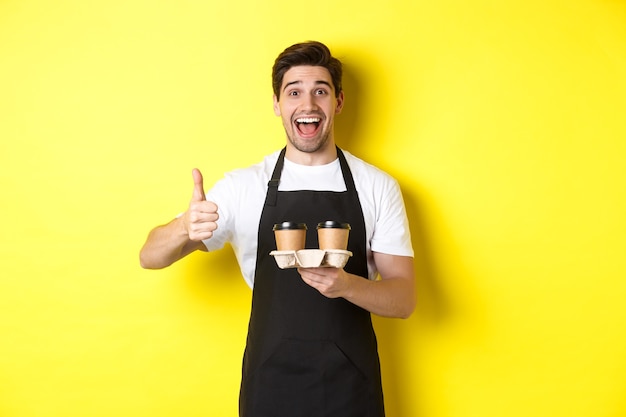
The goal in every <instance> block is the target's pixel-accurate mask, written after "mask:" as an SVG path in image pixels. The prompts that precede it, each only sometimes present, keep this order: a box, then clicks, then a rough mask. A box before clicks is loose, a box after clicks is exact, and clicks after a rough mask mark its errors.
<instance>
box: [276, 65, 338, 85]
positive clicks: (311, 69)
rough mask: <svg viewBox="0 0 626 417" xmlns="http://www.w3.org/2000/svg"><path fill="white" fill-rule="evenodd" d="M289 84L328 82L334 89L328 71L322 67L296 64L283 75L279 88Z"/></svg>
mask: <svg viewBox="0 0 626 417" xmlns="http://www.w3.org/2000/svg"><path fill="white" fill-rule="evenodd" d="M289 84H313V85H315V84H328V85H329V86H330V87H331V88H333V89H334V86H333V81H332V77H331V76H330V72H328V70H327V69H326V68H324V67H317V66H310V65H298V66H295V67H291V68H289V69H288V70H287V72H285V75H284V76H283V83H282V86H281V90H284V89H285V87H286V86H287V85H289Z"/></svg>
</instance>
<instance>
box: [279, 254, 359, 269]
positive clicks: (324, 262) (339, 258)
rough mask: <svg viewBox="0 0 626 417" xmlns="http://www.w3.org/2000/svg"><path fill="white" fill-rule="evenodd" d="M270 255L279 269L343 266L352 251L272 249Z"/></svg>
mask: <svg viewBox="0 0 626 417" xmlns="http://www.w3.org/2000/svg"><path fill="white" fill-rule="evenodd" d="M270 255H271V256H273V257H274V260H276V264H277V265H278V267H279V268H280V269H287V268H300V267H302V268H318V267H322V268H343V267H344V266H345V265H346V263H347V262H348V259H349V258H350V257H351V256H352V252H350V251H347V250H340V249H326V250H322V249H301V250H297V251H295V250H285V251H278V250H275V251H272V252H270Z"/></svg>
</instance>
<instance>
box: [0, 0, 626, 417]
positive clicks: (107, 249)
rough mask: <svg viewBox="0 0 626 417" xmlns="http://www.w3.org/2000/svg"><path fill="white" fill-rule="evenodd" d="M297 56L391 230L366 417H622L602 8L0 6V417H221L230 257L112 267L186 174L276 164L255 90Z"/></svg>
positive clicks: (610, 1) (574, 2)
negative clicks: (391, 286) (376, 369)
mask: <svg viewBox="0 0 626 417" xmlns="http://www.w3.org/2000/svg"><path fill="white" fill-rule="evenodd" d="M308 39H317V40H321V41H323V42H325V43H327V44H328V45H329V46H330V47H331V48H332V49H333V51H334V52H335V53H336V55H338V56H339V57H340V58H342V59H343V61H344V63H345V71H346V76H345V90H346V108H345V112H344V114H342V115H341V116H340V118H339V121H338V124H339V125H338V127H337V134H338V142H339V144H340V145H341V146H344V147H346V148H347V149H349V150H351V151H352V152H353V153H355V154H356V155H357V156H360V157H362V158H364V159H366V160H368V161H370V162H372V163H374V164H376V165H378V166H380V167H382V168H383V169H385V170H387V171H388V172H390V173H391V174H393V175H394V176H395V177H396V178H398V180H399V182H400V184H401V186H402V188H403V191H404V193H405V198H406V204H407V208H408V211H409V215H410V220H411V223H412V230H413V242H414V245H415V249H416V257H417V258H416V259H417V264H418V277H417V279H418V289H419V306H418V308H417V310H416V312H415V314H414V315H413V316H412V317H411V318H410V319H409V320H404V321H402V320H388V319H380V318H376V319H375V325H376V328H377V331H378V334H379V342H380V352H381V357H382V361H383V378H384V388H385V394H386V406H387V409H388V417H518V416H519V417H531V416H532V417H537V416H540V417H560V416H562V417H579V416H580V417H582V416H584V417H617V416H624V415H626V400H625V399H624V398H626V334H625V330H624V324H625V323H626V308H624V307H623V306H624V298H625V296H626V282H625V278H626V256H624V255H625V253H624V252H626V251H625V249H626V239H625V237H624V236H625V234H626V215H625V213H626V184H625V182H626V168H625V166H626V122H625V119H626V117H625V111H626V3H625V2H624V1H623V0H570V1H556V0H525V1H522V0H514V1H502V2H498V1H488V0H476V1H452V0H443V1H425V0H419V1H399V0H391V1H384V2H369V3H368V2H365V3H363V2H357V1H344V2H341V1H335V0H332V1H331V0H320V1H316V2H313V3H306V2H305V3H294V2H283V1H278V0H268V1H256V0H255V1H252V0H248V1H243V2H237V1H231V2H217V1H200V0H196V1H194V0H187V1H182V0H181V1H147V0H146V1H135V0H132V1H123V0H111V1H101V2H97V1H79V0H75V1H53V2H46V1H34V0H19V1H18V0H3V1H0V138H1V142H0V143H1V145H0V190H1V195H2V204H1V207H0V214H1V215H0V233H1V242H0V266H1V269H0V280H1V281H0V415H1V416H3V417H40V416H64V417H74V416H76V417H84V416H90V417H97V416H102V417H105V416H106V417H110V416H129V417H130V416H133V417H136V416H151V417H159V416H219V417H221V416H224V417H228V416H231V417H234V416H236V415H237V396H238V388H239V378H240V364H241V356H242V352H243V347H244V342H245V335H246V328H247V320H248V314H249V303H250V291H249V290H248V288H247V287H246V286H245V284H244V283H243V280H242V279H241V277H240V275H239V272H238V269H237V266H236V264H235V261H234V257H233V255H232V253H231V250H230V249H227V250H224V251H221V252H219V253H213V254H209V255H204V254H197V255H194V256H191V257H190V258H188V259H185V260H183V261H181V262H180V263H178V264H176V265H174V266H172V267H171V268H169V269H165V270H162V271H144V270H142V269H140V267H139V263H138V251H139V248H140V246H141V245H142V243H143V241H144V239H145V236H146V235H147V233H148V231H149V229H151V228H152V227H153V226H155V225H157V224H159V223H164V222H166V221H168V220H169V219H171V217H173V216H174V215H176V214H177V213H178V212H180V211H182V210H184V209H185V208H186V204H187V202H188V199H189V197H190V196H191V192H192V180H191V169H192V168H193V167H199V168H201V169H202V170H203V172H204V175H205V180H206V183H207V185H210V184H211V183H212V182H214V181H216V180H217V179H219V178H220V177H221V176H222V174H223V172H225V171H228V170H230V169H233V168H236V167H242V166H247V165H249V164H251V163H254V162H257V161H258V160H260V159H261V157H262V156H264V155H265V154H267V153H269V152H271V151H273V150H275V149H278V148H279V147H280V146H282V144H283V143H284V134H283V131H282V127H281V124H280V121H279V120H278V119H277V118H276V117H275V116H274V114H273V111H272V101H271V94H272V91H271V87H270V85H271V84H270V69H271V65H272V63H273V60H274V58H275V57H276V55H277V54H278V53H279V52H280V51H282V49H283V48H285V47H286V46H288V45H290V44H292V43H295V42H299V41H303V40H308Z"/></svg>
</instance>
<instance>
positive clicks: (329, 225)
mask: <svg viewBox="0 0 626 417" xmlns="http://www.w3.org/2000/svg"><path fill="white" fill-rule="evenodd" d="M317 228H318V229H348V230H350V223H341V222H337V221H335V220H326V221H325V222H321V223H318V224H317Z"/></svg>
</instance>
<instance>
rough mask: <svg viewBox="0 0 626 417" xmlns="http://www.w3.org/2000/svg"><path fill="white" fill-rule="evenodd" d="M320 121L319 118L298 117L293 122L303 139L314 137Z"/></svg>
mask: <svg viewBox="0 0 626 417" xmlns="http://www.w3.org/2000/svg"><path fill="white" fill-rule="evenodd" d="M321 121H322V119H321V118H319V117H299V118H297V119H296V120H295V122H296V127H297V129H298V132H300V134H301V135H302V136H304V137H308V136H313V135H315V133H316V132H317V129H318V128H319V126H320V123H321Z"/></svg>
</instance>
